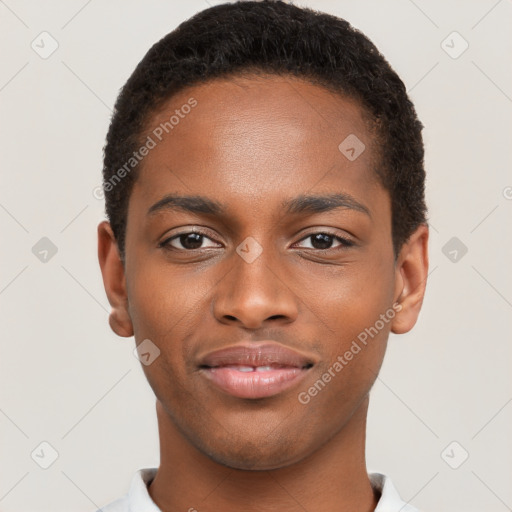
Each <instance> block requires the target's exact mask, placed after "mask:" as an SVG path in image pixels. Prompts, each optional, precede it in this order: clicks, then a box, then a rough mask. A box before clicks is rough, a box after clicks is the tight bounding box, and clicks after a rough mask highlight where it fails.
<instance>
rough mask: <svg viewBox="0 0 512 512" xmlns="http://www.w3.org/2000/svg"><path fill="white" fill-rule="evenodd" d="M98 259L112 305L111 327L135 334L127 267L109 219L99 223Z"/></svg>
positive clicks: (117, 331) (114, 329)
mask: <svg viewBox="0 0 512 512" xmlns="http://www.w3.org/2000/svg"><path fill="white" fill-rule="evenodd" d="M98 260H99V263H100V267H101V274H102V276H103V286H104V287H105V292H106V294H107V298H108V301H109V303H110V305H111V306H112V311H111V312H110V316H109V324H110V327H111V329H112V330H113V331H114V332H115V333H116V334H117V335H118V336H122V337H130V336H133V325H132V321H131V318H130V314H129V311H128V294H127V292H126V276H125V269H124V265H123V262H122V261H121V258H120V256H119V250H118V246H117V242H116V240H115V237H114V233H113V232H112V228H111V226H110V224H109V223H108V222H107V221H103V222H101V223H100V224H99V225H98Z"/></svg>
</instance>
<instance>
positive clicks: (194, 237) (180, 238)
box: [159, 231, 218, 251]
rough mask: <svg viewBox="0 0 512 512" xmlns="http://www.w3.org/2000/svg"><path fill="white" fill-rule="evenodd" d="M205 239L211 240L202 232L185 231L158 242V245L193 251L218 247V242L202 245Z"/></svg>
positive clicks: (171, 248)
mask: <svg viewBox="0 0 512 512" xmlns="http://www.w3.org/2000/svg"><path fill="white" fill-rule="evenodd" d="M205 240H210V241H212V240H211V238H208V237H207V236H206V235H205V234H204V233H201V232H198V231H187V232H183V233H178V234H177V235H173V236H171V237H170V238H167V239H165V240H164V241H163V242H160V244H159V247H163V248H165V249H170V250H173V249H176V250H179V251H193V250H197V249H205V248H206V247H218V244H215V243H212V245H209V246H203V245H202V244H203V242H204V241H205Z"/></svg>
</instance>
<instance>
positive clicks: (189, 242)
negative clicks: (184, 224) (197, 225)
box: [180, 233, 203, 249]
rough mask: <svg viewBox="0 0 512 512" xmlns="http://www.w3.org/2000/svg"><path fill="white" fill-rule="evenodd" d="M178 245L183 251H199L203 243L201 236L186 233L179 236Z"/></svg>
mask: <svg viewBox="0 0 512 512" xmlns="http://www.w3.org/2000/svg"><path fill="white" fill-rule="evenodd" d="M180 243H181V245H182V246H183V247H185V249H199V248H200V247H201V244H202V243H203V235H200V234H199V233H187V234H185V235H181V236H180Z"/></svg>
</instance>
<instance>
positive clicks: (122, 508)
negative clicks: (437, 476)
mask: <svg viewBox="0 0 512 512" xmlns="http://www.w3.org/2000/svg"><path fill="white" fill-rule="evenodd" d="M156 471H157V468H144V469H139V471H137V472H136V473H135V475H134V476H133V478H132V482H131V485H130V490H129V491H128V492H127V493H126V494H125V495H124V496H123V497H122V498H119V499H118V500H116V501H114V502H112V503H110V504H109V505H106V506H105V507H103V508H101V509H99V510H97V511H96V512H162V511H161V510H160V509H159V508H158V507H157V506H156V504H155V502H154V501H153V500H152V499H151V496H150V495H149V493H148V488H147V486H148V484H149V483H150V482H151V480H153V478H154V477H155V475H156ZM368 476H369V477H370V483H371V485H372V487H373V488H374V489H376V490H378V491H379V492H380V493H381V497H380V500H379V503H378V504H377V508H376V509H375V511H374V512H419V511H418V509H416V508H414V507H412V506H411V505H408V504H407V503H406V502H405V501H402V499H401V498H400V496H399V494H398V492H397V490H396V489H395V486H394V485H393V483H392V482H391V480H390V478H389V477H387V476H386V475H383V474H381V473H369V474H368Z"/></svg>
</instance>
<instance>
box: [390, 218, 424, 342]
mask: <svg viewBox="0 0 512 512" xmlns="http://www.w3.org/2000/svg"><path fill="white" fill-rule="evenodd" d="M428 235H429V231H428V226H427V225H426V224H421V225H420V226H419V227H418V228H417V229H416V231H415V232H414V233H413V234H412V235H411V236H410V237H409V240H408V241H407V242H406V243H405V244H404V245H403V246H402V248H401V250H400V254H399V257H398V259H397V264H396V279H395V297H396V299H395V302H396V303H398V304H400V306H401V309H400V310H399V312H398V313H397V315H396V316H395V318H394V319H393V322H392V324H391V332H394V333H395V334H403V333H406V332H408V331H410V330H411V329H412V328H413V327H414V324H415V323H416V321H417V319H418V316H419V313H420V310H421V305H422V304H423V297H424V296H425V288H426V284H427V275H428Z"/></svg>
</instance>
